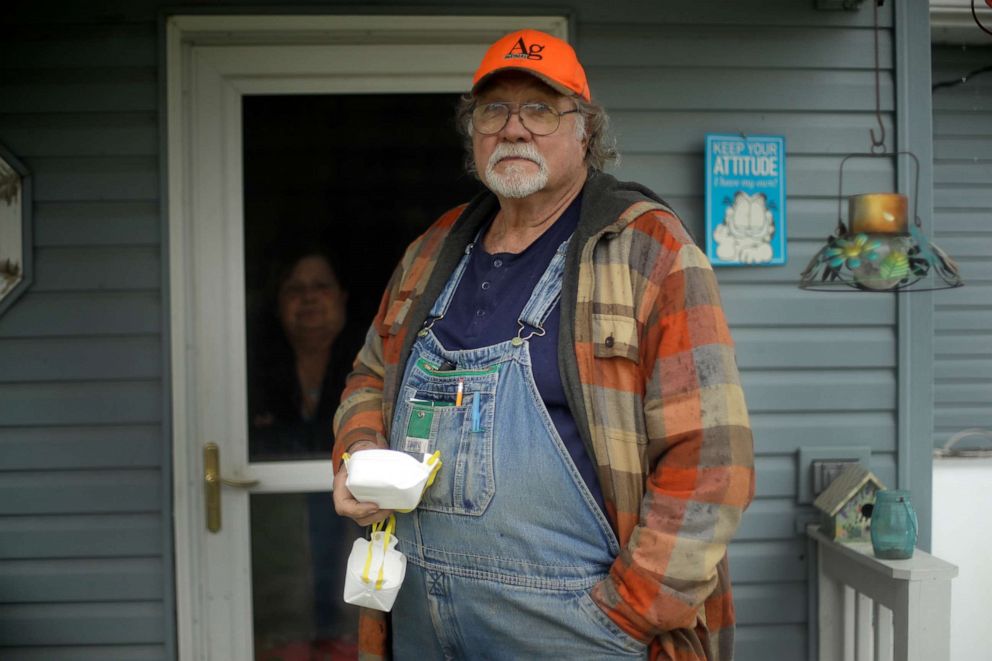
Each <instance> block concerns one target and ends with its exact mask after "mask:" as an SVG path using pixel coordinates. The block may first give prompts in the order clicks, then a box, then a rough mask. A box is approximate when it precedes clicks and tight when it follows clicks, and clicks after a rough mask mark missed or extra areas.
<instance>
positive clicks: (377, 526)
mask: <svg viewBox="0 0 992 661" xmlns="http://www.w3.org/2000/svg"><path fill="white" fill-rule="evenodd" d="M382 524H383V521H377V522H376V523H373V524H372V540H370V541H369V550H368V553H366V554H365V566H364V567H363V568H362V583H368V582H370V581H371V580H372V579H371V578H370V577H369V570H371V569H372V544H373V541H374V540H375V534H376V533H377V532H379V531H380V530H381V529H382Z"/></svg>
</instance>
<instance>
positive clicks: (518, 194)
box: [483, 142, 548, 199]
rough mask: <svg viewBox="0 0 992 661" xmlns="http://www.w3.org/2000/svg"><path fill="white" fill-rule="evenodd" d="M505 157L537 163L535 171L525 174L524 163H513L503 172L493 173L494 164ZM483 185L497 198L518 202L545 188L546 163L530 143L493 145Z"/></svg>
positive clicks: (494, 170) (546, 182)
mask: <svg viewBox="0 0 992 661" xmlns="http://www.w3.org/2000/svg"><path fill="white" fill-rule="evenodd" d="M508 156H518V157H521V158H526V159H527V160H530V161H533V162H534V163H536V164H537V166H538V171H537V172H534V173H528V172H527V170H526V166H525V165H524V164H513V165H508V166H504V167H505V169H504V171H503V172H502V173H499V172H496V165H497V164H498V163H499V162H500V160H501V159H504V158H506V157H508ZM483 183H484V184H486V186H488V187H489V189H490V190H491V191H492V192H494V193H496V194H497V195H499V196H500V197H507V198H517V199H519V198H522V197H527V196H528V195H533V194H534V193H536V192H538V191H539V190H542V189H543V188H544V187H545V186H547V185H548V164H547V162H546V161H545V160H544V157H543V156H541V153H540V152H539V151H537V148H536V147H535V146H534V145H533V144H532V143H529V142H516V143H511V142H501V143H499V144H498V145H496V149H495V150H494V151H493V153H492V155H491V156H490V157H489V163H487V164H486V175H485V178H484V180H483Z"/></svg>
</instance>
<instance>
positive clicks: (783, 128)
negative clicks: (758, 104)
mask: <svg viewBox="0 0 992 661" xmlns="http://www.w3.org/2000/svg"><path fill="white" fill-rule="evenodd" d="M882 119H883V122H885V127H886V131H887V132H889V131H894V130H895V129H894V127H893V125H892V116H891V115H884V116H883V117H882ZM610 126H611V127H612V128H613V131H614V133H615V134H616V136H617V140H618V143H619V147H620V151H621V153H622V154H624V155H626V154H630V153H638V152H640V153H643V152H665V153H685V154H690V153H693V152H699V153H703V145H704V144H705V141H704V136H705V135H706V134H707V133H720V132H723V133H730V134H737V133H744V134H746V135H782V136H785V146H786V150H787V155H788V156H789V157H792V156H794V155H823V154H840V153H844V152H847V153H851V152H860V151H863V150H864V148H865V138H864V136H865V135H867V133H868V130H869V129H872V128H876V126H877V124H876V123H875V113H873V112H872V113H867V112H865V113H852V112H832V113H831V112H818V113H815V114H811V113H808V112H805V113H799V112H792V113H788V112H736V111H730V110H727V109H718V110H700V111H694V112H679V111H663V110H655V111H639V110H624V109H619V110H613V109H610ZM836 158H837V160H836V163H835V165H839V164H840V160H839V159H840V157H839V156H838V157H836ZM787 162H788V161H787ZM846 170H847V168H845V171H846ZM834 179H836V176H835V177H834ZM797 190H799V189H797ZM801 192H803V193H804V194H805V193H807V192H806V191H801ZM834 192H836V189H835V191H834Z"/></svg>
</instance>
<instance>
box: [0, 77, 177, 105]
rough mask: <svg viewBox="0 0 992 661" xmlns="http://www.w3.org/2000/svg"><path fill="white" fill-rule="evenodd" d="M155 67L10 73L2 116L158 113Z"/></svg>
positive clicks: (1, 87)
mask: <svg viewBox="0 0 992 661" xmlns="http://www.w3.org/2000/svg"><path fill="white" fill-rule="evenodd" d="M158 92H159V87H158V80H157V72H156V69H155V67H128V68H109V67H104V68H92V69H89V68H88V69H83V70H78V69H8V70H6V71H4V74H3V76H0V113H2V114H6V113H34V112H65V113H80V112H142V111H143V112H156V111H157V110H158Z"/></svg>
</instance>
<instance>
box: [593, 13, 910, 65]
mask: <svg viewBox="0 0 992 661" xmlns="http://www.w3.org/2000/svg"><path fill="white" fill-rule="evenodd" d="M701 43H710V44H719V47H718V48H700V47H699V44H701ZM580 48H581V58H582V64H583V66H584V67H585V68H586V69H589V68H595V67H599V66H624V65H626V64H629V63H630V53H631V52H632V51H634V52H636V53H637V54H638V64H640V65H641V66H648V67H688V68H692V67H723V68H727V69H735V68H738V69H739V68H745V67H766V68H770V69H785V68H789V69H869V68H871V67H872V66H873V63H874V50H873V42H872V40H870V39H865V35H864V31H863V30H861V29H857V28H854V29H848V30H841V29H837V28H823V27H794V26H788V27H783V26H774V25H759V26H755V27H752V28H750V29H748V30H741V28H740V26H739V25H713V24H702V25H664V26H653V25H623V26H605V25H594V26H590V27H588V28H584V29H583V30H582V39H581V44H580ZM879 51H880V52H879V55H880V59H879V64H880V65H881V67H882V68H883V69H891V68H892V36H891V33H890V32H888V31H883V32H882V33H881V34H880V35H879ZM729 53H733V54H734V55H733V57H728V54H729ZM817 73H819V72H817Z"/></svg>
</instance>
